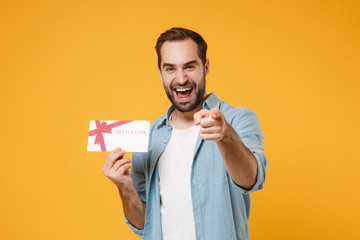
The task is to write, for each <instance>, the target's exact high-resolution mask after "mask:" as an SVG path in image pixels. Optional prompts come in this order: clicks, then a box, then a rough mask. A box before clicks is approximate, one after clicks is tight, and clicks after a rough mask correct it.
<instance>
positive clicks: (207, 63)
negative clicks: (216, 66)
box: [205, 58, 210, 76]
mask: <svg viewBox="0 0 360 240" xmlns="http://www.w3.org/2000/svg"><path fill="white" fill-rule="evenodd" d="M209 71H210V61H209V59H208V58H207V59H206V63H205V76H207V75H208V74H209Z"/></svg>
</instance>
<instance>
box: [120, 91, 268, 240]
mask: <svg viewBox="0 0 360 240" xmlns="http://www.w3.org/2000/svg"><path fill="white" fill-rule="evenodd" d="M203 108H204V109H209V110H210V109H212V108H219V109H220V110H221V111H222V113H223V114H224V116H225V118H226V121H227V122H228V123H229V124H230V125H231V126H232V127H233V128H234V130H235V131H236V132H237V134H238V135H239V137H240V139H241V140H242V142H243V143H244V144H245V146H246V147H247V148H248V149H249V150H250V151H252V152H253V153H254V155H255V157H256V161H257V166H258V168H257V169H258V170H257V178H256V183H255V185H254V186H253V188H252V189H251V190H245V189H243V188H241V187H240V186H238V185H236V184H235V183H234V181H233V180H232V179H231V177H230V176H229V175H228V173H227V171H226V169H225V166H224V161H223V159H222V156H221V153H220V151H219V148H218V146H217V144H216V142H215V141H204V140H203V139H202V138H201V137H200V136H199V137H198V139H197V142H196V146H195V155H194V160H193V164H192V169H191V196H192V202H193V211H194V220H195V230H196V239H198V240H200V239H201V240H202V239H204V240H211V239H214V240H221V239H224V240H232V239H234V240H235V239H241V240H243V239H244V240H245V239H249V226H248V219H249V214H250V195H249V193H250V192H252V191H256V190H259V189H262V187H263V183H264V180H265V170H266V168H267V160H266V157H265V155H264V152H263V150H264V147H263V144H262V141H263V138H264V136H263V134H262V132H261V128H260V124H259V120H258V118H257V116H256V114H255V113H254V112H253V111H251V110H249V109H246V108H243V107H239V108H234V107H233V106H231V105H229V104H228V103H226V102H221V101H220V100H219V99H218V98H217V97H216V96H215V94H213V93H212V94H210V95H209V96H208V97H207V99H206V100H205V102H204V103H203ZM173 110H174V108H173V106H171V107H170V108H169V109H168V111H167V114H166V115H165V116H162V117H160V118H159V119H157V120H156V121H155V122H154V123H153V124H152V125H151V128H150V139H149V151H148V152H147V153H134V154H133V158H132V169H131V177H132V178H133V182H134V186H135V188H136V190H137V191H138V193H139V196H140V198H141V200H142V201H143V202H144V203H145V205H146V214H145V225H144V229H142V230H140V229H137V228H135V227H134V226H133V225H131V224H130V223H129V221H127V219H126V218H125V220H126V222H127V223H128V225H129V226H130V228H131V229H132V230H133V231H134V232H135V233H136V234H137V235H138V236H139V237H141V238H143V239H149V240H150V239H151V240H158V239H159V240H160V239H162V233H161V216H160V193H159V172H158V160H159V158H160V155H161V154H162V153H163V151H164V150H165V148H166V146H167V144H168V142H169V140H170V137H171V130H172V126H171V122H170V120H169V116H170V114H171V112H172V111H173Z"/></svg>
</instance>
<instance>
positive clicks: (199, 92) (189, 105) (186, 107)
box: [164, 75, 205, 112]
mask: <svg viewBox="0 0 360 240" xmlns="http://www.w3.org/2000/svg"><path fill="white" fill-rule="evenodd" d="M183 86H191V87H192V91H195V93H191V94H194V95H195V99H193V100H190V101H188V102H177V101H176V99H175V97H174V91H173V90H174V89H175V88H176V87H183ZM164 89H165V92H166V95H167V96H168V98H169V100H170V102H171V103H172V104H173V106H174V107H175V109H176V110H178V111H179V112H191V111H192V110H194V109H195V108H196V107H197V106H199V104H200V103H201V101H202V99H203V98H204V94H205V75H204V76H203V79H202V81H201V82H200V84H199V85H198V86H197V85H196V83H195V82H194V81H192V80H187V81H186V82H185V83H183V84H181V85H180V84H175V83H171V84H170V87H166V86H165V85H164ZM195 89H196V90H195ZM175 94H176V93H175Z"/></svg>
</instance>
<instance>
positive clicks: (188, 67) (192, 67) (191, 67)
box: [186, 65, 194, 69]
mask: <svg viewBox="0 0 360 240" xmlns="http://www.w3.org/2000/svg"><path fill="white" fill-rule="evenodd" d="M186 69H194V66H191V65H190V66H187V67H186Z"/></svg>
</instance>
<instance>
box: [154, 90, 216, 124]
mask: <svg viewBox="0 0 360 240" xmlns="http://www.w3.org/2000/svg"><path fill="white" fill-rule="evenodd" d="M220 102H221V101H220V99H219V98H218V97H217V96H216V95H215V93H210V94H209V95H208V96H207V98H206V99H205V101H204V103H203V105H202V107H203V109H208V110H210V109H212V108H219V107H220ZM174 110H175V107H174V106H173V105H171V106H170V107H169V108H168V110H167V111H166V115H165V116H166V117H165V118H164V120H163V121H162V123H161V124H160V125H159V128H160V127H163V126H164V125H167V126H171V122H170V116H171V113H172V112H173V111H174Z"/></svg>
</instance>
